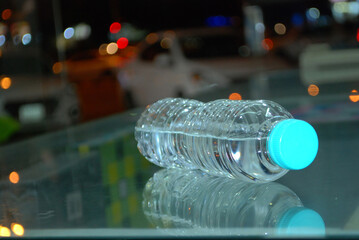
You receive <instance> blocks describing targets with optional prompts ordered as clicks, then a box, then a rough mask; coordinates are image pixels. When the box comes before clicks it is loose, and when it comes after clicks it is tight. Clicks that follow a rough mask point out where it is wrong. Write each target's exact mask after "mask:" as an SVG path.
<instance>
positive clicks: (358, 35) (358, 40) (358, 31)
mask: <svg viewBox="0 0 359 240" xmlns="http://www.w3.org/2000/svg"><path fill="white" fill-rule="evenodd" d="M357 42H359V28H358V29H357Z"/></svg>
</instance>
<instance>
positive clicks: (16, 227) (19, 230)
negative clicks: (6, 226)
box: [11, 223, 25, 236]
mask: <svg viewBox="0 0 359 240" xmlns="http://www.w3.org/2000/svg"><path fill="white" fill-rule="evenodd" d="M11 230H12V232H13V233H14V234H15V235H17V236H23V235H24V233H25V229H24V227H23V226H22V225H21V224H18V223H12V224H11Z"/></svg>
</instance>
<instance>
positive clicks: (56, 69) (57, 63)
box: [52, 62, 63, 74]
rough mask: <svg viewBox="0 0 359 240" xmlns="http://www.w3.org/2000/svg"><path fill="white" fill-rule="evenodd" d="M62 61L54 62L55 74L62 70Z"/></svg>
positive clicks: (53, 69)
mask: <svg viewBox="0 0 359 240" xmlns="http://www.w3.org/2000/svg"><path fill="white" fill-rule="evenodd" d="M62 68H63V66H62V63H60V62H56V63H54V65H52V71H53V72H54V73H55V74H59V73H60V72H62Z"/></svg>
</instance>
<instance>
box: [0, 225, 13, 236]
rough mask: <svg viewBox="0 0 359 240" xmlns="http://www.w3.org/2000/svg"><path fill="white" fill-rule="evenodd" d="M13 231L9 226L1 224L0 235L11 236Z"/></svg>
mask: <svg viewBox="0 0 359 240" xmlns="http://www.w3.org/2000/svg"><path fill="white" fill-rule="evenodd" d="M10 236H11V231H10V229H8V228H7V227H3V226H0V237H10Z"/></svg>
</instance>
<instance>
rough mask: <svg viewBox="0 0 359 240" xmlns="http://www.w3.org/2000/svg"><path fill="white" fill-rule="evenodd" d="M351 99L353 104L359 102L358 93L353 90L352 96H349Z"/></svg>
mask: <svg viewBox="0 0 359 240" xmlns="http://www.w3.org/2000/svg"><path fill="white" fill-rule="evenodd" d="M349 99H350V101H352V102H359V94H358V91H357V90H355V89H353V90H352V92H351V94H350V95H349Z"/></svg>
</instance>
